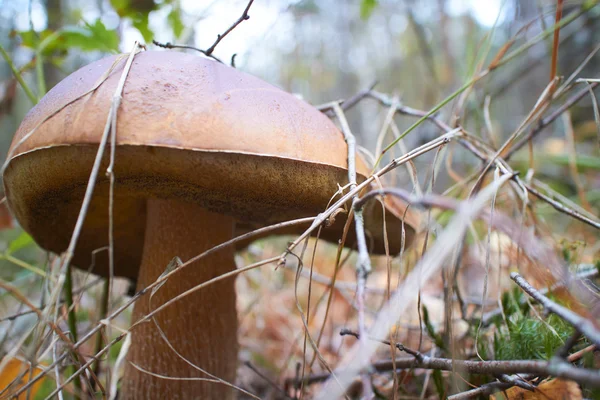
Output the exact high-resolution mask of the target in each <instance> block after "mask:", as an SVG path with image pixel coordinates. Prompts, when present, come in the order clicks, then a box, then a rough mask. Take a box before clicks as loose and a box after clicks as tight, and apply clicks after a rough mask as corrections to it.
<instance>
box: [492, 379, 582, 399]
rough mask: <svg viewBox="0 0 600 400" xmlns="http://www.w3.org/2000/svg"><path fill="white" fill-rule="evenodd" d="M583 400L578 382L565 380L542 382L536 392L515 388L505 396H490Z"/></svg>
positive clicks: (504, 394) (509, 390) (498, 395)
mask: <svg viewBox="0 0 600 400" xmlns="http://www.w3.org/2000/svg"><path fill="white" fill-rule="evenodd" d="M581 398H582V394H581V389H580V388H579V385H578V384H577V383H576V382H573V381H567V380H564V379H550V380H547V381H544V382H542V383H541V384H540V385H539V386H538V387H537V388H536V389H535V391H534V392H530V391H529V390H526V389H522V388H520V387H513V388H510V389H508V390H507V391H505V392H504V393H503V394H496V396H494V395H492V396H490V399H494V400H495V399H508V400H579V399H581Z"/></svg>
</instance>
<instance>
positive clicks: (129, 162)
mask: <svg viewBox="0 0 600 400" xmlns="http://www.w3.org/2000/svg"><path fill="white" fill-rule="evenodd" d="M124 64H125V58H124V57H118V56H111V57H107V58H104V59H101V60H99V61H96V62H93V63H91V64H89V65H87V66H85V67H83V68H81V69H79V70H78V71H76V72H74V73H73V74H71V75H70V76H68V77H67V78H65V79H64V80H63V81H61V82H60V83H59V84H58V85H56V86H55V87H54V88H53V89H52V90H50V91H49V92H48V94H47V95H46V96H45V97H44V98H43V99H42V100H41V101H40V102H39V103H38V104H37V105H36V106H35V107H34V108H33V109H32V110H31V111H30V112H29V113H28V114H27V116H26V117H25V119H24V120H23V122H22V123H21V126H20V127H19V129H18V130H17V132H16V134H15V137H14V139H13V144H12V146H11V149H10V152H9V154H11V155H12V156H11V157H10V159H9V160H8V162H7V166H6V168H5V171H4V185H5V190H6V196H7V199H8V204H9V206H10V208H11V209H12V211H13V213H14V214H15V216H16V218H17V219H18V221H19V222H20V224H21V226H23V228H24V229H25V230H26V231H27V232H28V233H29V234H31V235H32V236H33V238H34V239H35V240H36V241H37V243H38V244H39V245H40V246H41V247H43V248H45V249H47V250H50V251H52V252H55V253H61V252H63V251H64V250H66V248H67V246H68V243H69V240H70V238H71V235H72V233H73V228H74V226H75V222H76V220H77V217H78V214H79V210H80V207H81V204H82V201H83V196H84V192H85V189H86V185H87V182H88V179H89V176H90V172H91V170H92V164H93V161H94V158H95V156H96V152H97V151H98V144H99V143H100V140H101V137H102V134H103V131H104V128H105V125H106V120H107V116H108V113H109V110H110V107H111V103H112V99H113V96H114V94H115V90H116V87H117V83H118V81H119V79H120V77H121V74H122V72H123V67H124ZM98 83H101V84H100V86H99V87H98V88H97V89H96V90H95V91H93V92H92V93H89V94H86V92H88V91H90V89H92V88H93V87H94V86H96V85H97V84H98ZM38 125H39V127H38ZM36 127H38V128H37V130H36V131H35V132H34V133H33V134H32V135H31V136H30V137H29V138H28V139H27V140H25V141H24V142H23V143H21V144H19V141H21V139H22V138H23V137H24V136H25V135H27V134H28V133H29V132H30V131H32V130H33V129H34V128H36ZM109 146H110V143H109ZM108 154H109V151H108V149H107V150H106V151H105V157H104V160H103V164H102V166H101V169H100V174H99V177H98V180H97V182H96V185H95V189H94V193H93V198H92V202H91V205H90V208H89V211H88V214H87V217H86V219H85V221H84V225H83V230H82V232H81V235H80V237H79V240H78V244H77V247H76V250H75V254H74V258H73V262H74V265H76V266H78V267H79V268H83V269H87V268H90V267H91V265H92V263H94V269H93V272H95V273H98V274H106V273H107V269H108V267H107V264H108V263H107V256H106V252H105V251H96V250H99V249H102V248H106V246H107V244H108V220H109V218H108V199H109V179H108V178H107V176H106V175H105V174H104V172H105V171H106V168H107V166H108V161H109V158H108V157H109V156H108ZM115 154H116V155H115V166H114V175H115V186H114V189H115V197H114V212H113V221H114V222H113V224H114V246H115V247H114V254H115V268H116V269H115V273H116V274H117V275H120V276H126V277H129V278H135V277H137V271H138V268H139V265H140V260H141V253H142V248H143V240H144V230H145V223H146V199H148V198H162V199H169V198H176V199H180V200H183V201H190V202H195V203H197V204H200V205H202V206H203V207H206V208H207V209H209V210H211V211H213V212H219V213H224V214H228V215H231V216H234V217H235V218H236V220H237V221H239V224H240V227H250V226H252V227H255V226H263V225H266V224H272V223H276V222H281V221H286V220H290V219H295V218H301V217H308V216H315V215H317V214H318V213H319V212H322V211H323V210H324V209H325V208H326V207H327V204H328V203H329V201H330V199H331V198H332V196H334V194H335V192H336V191H337V190H338V185H342V186H343V185H345V184H346V183H347V181H348V179H347V169H346V168H347V160H346V159H347V146H346V143H345V141H344V137H343V135H342V134H341V133H340V132H339V130H338V129H337V128H336V127H335V125H334V124H333V123H332V122H331V121H330V120H329V119H328V118H327V117H326V116H325V115H323V114H322V113H320V112H319V111H318V110H316V109H315V108H313V107H312V106H310V105H308V104H307V103H305V102H303V101H301V100H299V99H297V98H296V97H294V96H292V95H291V94H289V93H286V92H284V91H282V90H280V89H278V88H276V87H274V86H271V85H269V84H267V83H265V82H263V81H261V80H260V79H258V78H255V77H253V76H250V75H247V74H245V73H243V72H240V71H238V70H236V69H234V68H231V67H228V66H225V65H223V64H220V63H217V62H215V61H212V60H209V59H206V58H204V57H200V56H196V55H192V54H185V53H179V52H171V51H168V52H160V51H158V52H157V51H145V52H142V53H140V54H138V55H136V56H135V58H134V61H133V64H132V66H131V70H130V71H129V74H128V76H127V80H126V83H125V86H124V90H123V93H122V101H121V105H120V108H119V110H118V121H117V133H116V146H115ZM357 170H358V174H359V181H362V180H364V178H365V176H367V175H368V173H369V171H368V168H367V167H366V166H365V164H364V163H363V162H362V160H360V158H358V160H357ZM377 203H378V202H370V205H369V207H368V208H367V209H366V211H365V213H366V214H365V221H366V229H367V231H368V234H369V237H370V238H371V239H372V241H371V244H372V250H373V251H374V252H383V251H384V245H383V242H384V240H383V238H384V235H383V230H382V221H383V211H382V207H381V205H380V204H377ZM386 203H387V210H386V212H385V218H386V224H387V232H388V238H389V247H390V250H391V251H392V252H398V251H399V250H400V240H401V239H400V236H401V234H400V232H401V229H402V217H403V213H404V210H405V206H404V204H402V203H400V202H398V201H396V200H394V199H391V198H388V199H386ZM345 219H346V218H345V217H341V218H340V217H338V218H336V220H335V222H334V223H333V226H331V227H329V228H326V229H324V233H323V237H325V238H327V239H329V240H334V241H337V240H338V239H339V238H340V237H341V231H342V229H343V226H344V222H345ZM405 219H406V222H407V223H406V225H405V228H406V231H407V234H406V237H407V238H409V240H410V238H411V237H412V235H413V233H414V227H415V226H417V223H418V221H417V219H416V215H414V214H412V213H410V212H409V213H407V215H406V217H405ZM304 228H305V227H304ZM353 232H354V229H351V230H350V234H349V237H348V241H347V244H348V245H352V243H353V241H354V235H353ZM92 254H95V256H94V257H92Z"/></svg>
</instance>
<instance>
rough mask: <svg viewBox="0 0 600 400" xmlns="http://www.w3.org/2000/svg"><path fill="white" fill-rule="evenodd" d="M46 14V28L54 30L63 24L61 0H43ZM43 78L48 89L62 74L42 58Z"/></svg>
mask: <svg viewBox="0 0 600 400" xmlns="http://www.w3.org/2000/svg"><path fill="white" fill-rule="evenodd" d="M44 3H45V7H46V15H47V17H48V29H49V30H51V31H56V30H58V29H60V28H62V27H63V26H64V22H65V21H64V10H63V4H62V3H63V2H62V0H45V1H44ZM44 79H45V80H46V88H47V89H50V88H52V87H53V86H54V85H56V84H57V83H58V82H59V81H60V80H61V79H62V74H61V73H60V71H59V69H58V68H56V67H55V66H54V65H53V64H52V63H51V62H50V61H49V60H44Z"/></svg>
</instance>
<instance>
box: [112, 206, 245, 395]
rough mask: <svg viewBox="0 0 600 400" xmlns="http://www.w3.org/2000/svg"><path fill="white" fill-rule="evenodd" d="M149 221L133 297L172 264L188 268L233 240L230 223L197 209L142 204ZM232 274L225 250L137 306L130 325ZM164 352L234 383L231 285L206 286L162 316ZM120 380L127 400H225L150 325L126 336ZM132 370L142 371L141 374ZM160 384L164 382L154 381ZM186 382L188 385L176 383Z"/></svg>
mask: <svg viewBox="0 0 600 400" xmlns="http://www.w3.org/2000/svg"><path fill="white" fill-rule="evenodd" d="M147 215H148V218H147V226H146V237H145V243H144V252H143V256H142V265H141V268H140V274H139V279H138V289H142V288H144V287H146V286H148V285H149V284H151V283H152V282H154V281H155V280H156V279H157V278H158V277H159V276H160V275H161V274H162V273H163V272H164V271H165V268H166V267H167V265H168V264H169V262H170V261H171V260H172V259H173V257H174V256H178V257H180V258H181V259H182V260H183V261H185V260H188V259H190V258H192V257H194V256H196V255H198V254H200V253H202V252H203V251H204V250H208V249H210V248H212V247H214V246H215V245H217V244H220V243H222V242H225V241H227V240H229V239H231V237H232V235H233V226H234V221H233V219H232V218H231V217H228V216H224V215H221V214H215V213H211V212H209V211H207V210H205V209H203V208H201V207H199V206H197V205H194V204H189V203H183V202H178V201H172V200H155V199H150V200H148V214H147ZM234 268H235V264H234V258H233V250H231V249H224V250H222V251H219V252H217V253H215V254H212V255H210V256H209V257H206V258H203V259H201V260H199V261H197V262H195V263H193V264H191V265H189V266H188V267H186V268H185V269H184V270H182V271H180V272H179V273H177V274H174V275H173V276H172V277H170V278H169V279H168V281H167V282H166V283H165V284H164V285H163V286H162V287H161V288H160V289H159V290H158V291H157V292H156V293H155V294H154V295H153V296H152V299H151V302H150V295H149V294H146V295H145V296H144V297H142V298H141V299H140V300H138V302H137V303H136V304H135V308H134V310H133V315H132V322H135V321H137V320H138V319H140V318H142V317H143V316H144V315H146V314H148V313H149V312H150V311H151V310H153V309H156V308H157V307H158V306H160V305H162V304H164V303H165V302H167V301H168V300H170V299H172V298H174V297H175V296H177V295H179V294H181V293H182V292H184V291H186V290H188V289H191V288H193V287H195V286H197V285H198V284H200V283H203V282H205V281H207V280H209V279H211V278H214V277H216V276H219V275H221V274H223V273H226V272H229V271H231V270H233V269H234ZM155 321H156V323H158V325H159V326H160V328H161V329H162V331H163V332H164V333H165V335H166V337H167V338H168V339H169V342H170V344H171V345H172V346H173V348H174V349H175V350H177V352H178V353H179V354H181V355H182V356H183V357H185V358H186V359H187V360H188V361H189V362H190V363H192V364H194V365H196V366H198V367H199V368H202V369H203V370H205V371H207V372H209V373H211V374H213V375H215V376H217V377H219V378H221V379H223V380H225V381H227V382H230V383H235V376H236V366H237V353H238V342H237V314H236V306H235V288H234V279H226V280H224V281H220V282H218V283H215V284H213V285H209V286H207V287H205V288H202V289H200V290H199V291H197V292H195V293H193V294H191V295H189V296H186V297H184V298H183V299H181V300H180V301H177V302H175V303H174V304H173V305H171V306H169V307H167V308H166V309H164V310H162V311H160V312H159V313H157V314H156V317H155ZM128 361H129V362H128V363H127V366H126V370H125V376H124V377H123V386H122V389H121V392H122V393H121V398H125V399H151V398H152V399H192V398H203V399H229V398H232V397H233V389H231V387H229V386H227V385H224V384H221V383H213V382H208V381H202V380H200V379H189V378H204V379H207V378H210V377H209V376H207V375H206V374H204V373H202V372H200V371H199V370H198V369H196V368H194V367H192V366H191V365H190V364H189V363H187V362H186V361H184V360H183V359H182V358H181V357H179V356H178V355H177V354H176V353H175V352H174V351H173V350H172V349H171V348H170V347H169V344H167V343H166V342H165V340H164V339H163V338H162V337H161V335H160V333H159V331H158V330H157V328H156V325H155V324H154V323H153V322H152V321H150V322H147V323H143V324H141V325H140V326H138V327H136V328H135V329H134V330H133V332H132V341H131V348H130V350H129V353H128ZM130 363H134V364H135V365H137V366H138V367H140V368H142V369H144V370H146V371H148V372H149V373H146V372H142V371H141V370H140V369H137V368H135V367H134V366H133V365H131V364H130ZM159 376H162V377H163V378H160V377H159ZM178 378H188V379H183V380H182V379H178Z"/></svg>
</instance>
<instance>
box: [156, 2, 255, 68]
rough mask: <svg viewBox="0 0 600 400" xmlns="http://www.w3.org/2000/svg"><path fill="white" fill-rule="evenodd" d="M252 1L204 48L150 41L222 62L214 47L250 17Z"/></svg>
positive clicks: (233, 60)
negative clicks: (231, 23) (194, 52)
mask: <svg viewBox="0 0 600 400" xmlns="http://www.w3.org/2000/svg"><path fill="white" fill-rule="evenodd" d="M252 3H254V0H250V1H249V2H248V5H247V6H246V8H245V9H244V12H243V13H242V15H241V16H240V17H239V18H238V19H237V20H236V21H235V22H234V23H233V25H231V26H230V27H229V28H227V30H226V31H225V32H223V33H220V34H218V35H217V39H216V40H215V42H214V43H213V44H212V45H211V46H210V47H209V48H208V49H206V50H202V49H199V48H198V47H194V46H186V45H179V44H172V43H169V42H167V43H160V42H157V41H156V40H153V41H152V43H153V44H154V45H156V46H158V47H162V48H165V49H188V50H195V51H198V52H200V53H202V54H204V55H205V56H207V57H210V58H212V59H213V60H215V61H218V62H220V63H221V64H224V62H223V61H222V60H221V59H219V58H217V57H215V56H214V55H213V52H214V51H215V49H216V48H217V45H218V44H219V43H220V42H221V40H223V39H225V36H227V35H229V34H230V33H231V31H233V30H234V29H235V28H236V27H237V26H238V25H239V24H241V23H242V22H244V21H246V20H248V19H250V15H248V11H250V7H251V6H252ZM235 56H236V54H234V55H233V56H231V66H232V67H234V68H235Z"/></svg>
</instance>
